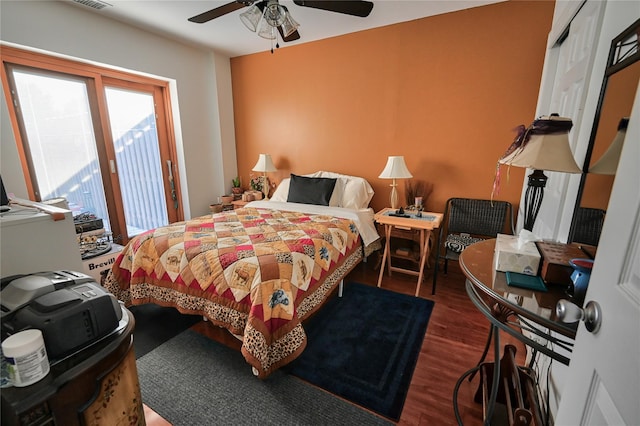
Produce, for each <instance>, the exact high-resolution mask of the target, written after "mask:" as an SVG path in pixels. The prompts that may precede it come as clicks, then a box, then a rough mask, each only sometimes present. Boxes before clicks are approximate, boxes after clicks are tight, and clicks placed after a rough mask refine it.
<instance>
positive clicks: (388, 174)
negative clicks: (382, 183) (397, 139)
mask: <svg viewBox="0 0 640 426" xmlns="http://www.w3.org/2000/svg"><path fill="white" fill-rule="evenodd" d="M378 177H379V178H381V179H409V178H412V177H413V175H412V174H411V172H410V171H409V169H407V165H406V164H405V162H404V156H401V155H397V156H390V157H389V158H388V159H387V165H386V166H385V167H384V170H383V171H382V173H380V176H378Z"/></svg>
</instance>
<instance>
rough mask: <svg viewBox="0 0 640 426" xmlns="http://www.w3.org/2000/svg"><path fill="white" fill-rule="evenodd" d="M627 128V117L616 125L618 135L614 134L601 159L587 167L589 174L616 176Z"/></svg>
mask: <svg viewBox="0 0 640 426" xmlns="http://www.w3.org/2000/svg"><path fill="white" fill-rule="evenodd" d="M628 126H629V117H625V118H622V119H621V120H620V123H619V124H618V133H616V136H615V137H614V138H613V142H611V145H609V148H607V150H606V151H605V153H604V154H602V157H600V159H599V160H598V161H596V163H595V164H594V165H593V166H591V167H589V170H588V172H589V173H595V174H597V175H615V174H616V170H617V169H618V161H620V154H621V153H622V146H623V145H624V138H625V136H626V135H627V127H628Z"/></svg>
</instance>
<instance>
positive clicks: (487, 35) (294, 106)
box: [231, 1, 554, 212]
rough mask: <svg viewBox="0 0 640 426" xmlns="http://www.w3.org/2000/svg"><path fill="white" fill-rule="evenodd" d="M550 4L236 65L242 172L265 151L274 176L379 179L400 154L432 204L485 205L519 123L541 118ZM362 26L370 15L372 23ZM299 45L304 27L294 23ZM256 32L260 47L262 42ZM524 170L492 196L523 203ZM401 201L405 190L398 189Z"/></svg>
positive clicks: (363, 36)
mask: <svg viewBox="0 0 640 426" xmlns="http://www.w3.org/2000/svg"><path fill="white" fill-rule="evenodd" d="M553 8H554V2H553V1H508V2H504V3H497V4H493V5H489V6H483V7H477V8H473V9H467V10H463V11H459V12H454V13H448V14H444V15H439V16H434V17H428V18H423V19H418V20H415V21H410V22H406V23H401V24H396V25H391V26H387V27H382V28H377V29H372V30H367V31H361V32H357V33H353V34H347V35H344V36H340V37H335V38H331V39H326V40H321V41H317V42H311V43H306V44H303V45H298V46H292V47H287V48H280V49H278V50H276V51H275V53H274V54H271V53H270V52H269V51H268V50H266V49H268V44H267V43H266V42H265V50H266V51H265V52H263V53H258V54H253V55H247V56H241V57H237V58H233V59H232V60H231V72H232V82H233V101H234V115H235V131H236V149H237V158H238V171H239V174H240V176H241V178H242V181H243V183H245V186H246V184H247V183H248V181H249V175H250V173H251V169H252V168H253V166H254V164H255V162H256V161H257V159H258V155H259V154H260V153H269V154H271V156H272V157H273V160H274V163H275V165H276V167H277V168H278V172H275V173H272V174H270V177H272V180H275V181H279V180H280V179H282V178H284V177H287V176H288V175H289V173H292V172H293V173H296V174H305V173H311V172H314V171H316V170H330V171H334V172H339V173H344V174H351V175H357V176H362V177H364V178H366V179H367V180H368V181H369V183H370V184H371V186H372V187H373V189H374V190H375V192H376V194H375V196H374V198H373V200H372V202H371V205H372V207H373V208H374V209H375V210H379V209H381V208H383V207H385V206H388V204H389V201H388V200H389V192H390V188H389V184H390V183H391V182H390V181H388V180H383V179H379V178H378V175H379V174H380V172H382V169H383V168H384V166H385V164H386V161H387V157H388V156H389V155H404V156H405V160H406V163H407V166H408V168H409V170H410V171H411V173H412V174H413V176H414V178H415V179H420V180H423V181H426V182H428V183H429V184H433V188H434V189H433V193H432V195H431V197H430V198H429V199H428V200H427V202H426V209H427V210H431V211H440V212H441V211H443V209H444V204H445V201H446V200H447V199H448V198H450V197H454V196H455V197H473V198H489V197H490V196H491V189H492V185H493V179H494V173H495V166H496V161H497V160H498V158H499V157H500V156H501V155H502V154H503V153H504V151H505V150H506V149H507V147H508V146H509V145H510V143H511V142H512V141H513V139H514V137H515V132H514V128H515V127H516V126H518V125H519V124H525V125H529V124H530V123H531V121H533V119H534V118H535V109H536V103H537V97H538V90H539V87H540V81H541V74H542V66H543V63H544V56H545V51H546V41H547V35H548V33H549V31H550V29H551V21H552V17H553ZM365 19H366V18H365ZM299 31H300V34H301V37H302V38H304V22H301V26H300V28H299ZM260 42H261V41H260V39H259V37H257V36H256V43H260ZM523 176H524V169H519V168H515V167H514V168H512V169H511V171H510V182H507V178H506V173H503V178H502V185H501V191H500V194H499V195H497V196H496V199H503V200H507V201H510V202H512V203H513V204H514V207H516V205H517V204H518V203H519V200H520V193H521V188H522V179H523ZM398 189H399V191H400V197H401V198H400V199H401V200H404V184H403V182H400V183H399V186H398Z"/></svg>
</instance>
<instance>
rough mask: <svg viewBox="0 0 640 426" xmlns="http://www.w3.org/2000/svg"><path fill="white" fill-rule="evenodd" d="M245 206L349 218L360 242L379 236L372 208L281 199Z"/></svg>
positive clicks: (372, 239)
mask: <svg viewBox="0 0 640 426" xmlns="http://www.w3.org/2000/svg"><path fill="white" fill-rule="evenodd" d="M246 207H255V208H262V209H272V210H285V211H294V212H302V213H312V214H324V215H329V216H336V217H341V218H343V219H350V220H353V222H354V223H355V224H356V228H358V232H359V233H360V236H361V237H362V242H363V243H364V245H365V246H368V245H369V244H371V243H372V242H374V241H376V240H377V239H379V238H380V235H378V231H377V230H376V227H375V225H374V221H373V209H370V208H368V209H361V210H352V209H345V208H342V207H329V206H316V205H313V204H300V203H287V202H282V201H270V200H267V201H265V200H258V201H251V202H249V203H247V205H246Z"/></svg>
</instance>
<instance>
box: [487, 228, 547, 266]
mask: <svg viewBox="0 0 640 426" xmlns="http://www.w3.org/2000/svg"><path fill="white" fill-rule="evenodd" d="M494 260H495V268H496V270H497V271H502V272H517V273H519V274H527V275H538V268H539V267H540V253H539V252H538V249H537V248H536V244H535V243H534V242H532V241H531V242H527V243H524V244H523V246H522V247H518V237H517V236H515V235H505V234H498V238H497V239H496V250H495V254H494Z"/></svg>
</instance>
